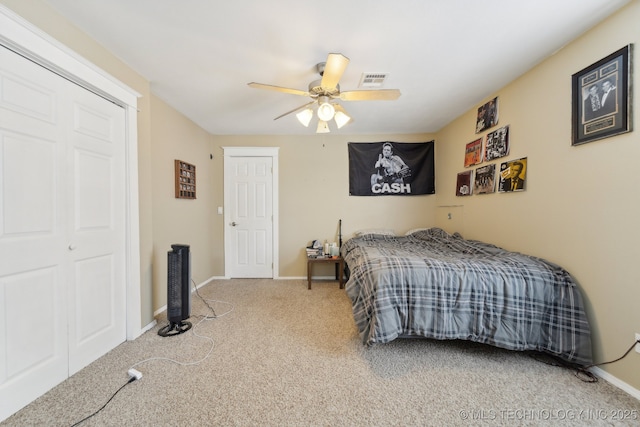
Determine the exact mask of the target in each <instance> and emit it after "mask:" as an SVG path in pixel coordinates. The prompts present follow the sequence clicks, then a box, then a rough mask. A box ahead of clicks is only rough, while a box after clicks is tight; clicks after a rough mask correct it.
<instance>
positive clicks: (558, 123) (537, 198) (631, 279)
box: [0, 0, 640, 389]
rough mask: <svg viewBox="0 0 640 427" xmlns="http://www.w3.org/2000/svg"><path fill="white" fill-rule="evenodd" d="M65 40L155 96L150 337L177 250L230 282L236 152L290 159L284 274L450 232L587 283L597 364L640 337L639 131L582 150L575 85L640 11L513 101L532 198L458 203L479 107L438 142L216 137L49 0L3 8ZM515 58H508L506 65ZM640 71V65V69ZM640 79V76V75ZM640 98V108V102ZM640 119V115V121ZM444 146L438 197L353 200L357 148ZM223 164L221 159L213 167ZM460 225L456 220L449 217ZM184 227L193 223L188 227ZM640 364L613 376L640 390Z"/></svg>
mask: <svg viewBox="0 0 640 427" xmlns="http://www.w3.org/2000/svg"><path fill="white" fill-rule="evenodd" d="M0 3H2V4H5V5H7V6H8V7H10V8H11V9H13V10H14V11H16V12H17V13H19V14H21V15H22V16H24V17H25V18H26V19H27V20H29V21H30V22H32V23H34V24H35V25H37V26H38V27H40V28H41V29H43V30H44V31H46V32H48V33H49V34H51V35H52V36H53V37H54V38H56V39H58V40H60V41H61V42H63V43H64V44H66V45H68V46H69V47H71V48H72V49H74V50H75V51H77V52H78V53H80V54H81V55H83V56H84V57H86V58H87V59H89V60H90V61H92V62H94V63H95V64H96V65H98V66H99V67H101V68H103V69H104V70H106V71H107V72H109V73H110V74H112V75H113V76H115V77H116V78H118V79H120V80H121V81H123V82H124V83H126V84H127V85H129V86H131V87H132V88H134V89H135V90H137V91H138V92H139V93H141V94H142V97H141V99H140V113H139V147H138V148H139V157H140V160H139V170H140V176H139V179H140V213H141V223H140V228H141V270H142V306H143V307H142V312H143V319H142V325H146V324H147V323H148V322H149V321H151V320H152V318H153V317H152V316H153V314H152V313H153V310H157V309H159V308H160V307H162V306H163V305H164V304H165V303H166V252H167V250H169V249H170V245H171V243H187V244H190V245H191V246H192V252H193V256H194V265H193V276H194V280H195V281H196V282H197V283H200V282H202V281H204V280H206V279H207V278H208V277H211V276H221V275H223V274H224V254H223V241H222V237H223V223H222V216H220V215H217V213H216V207H217V206H223V203H222V201H223V188H222V185H223V184H222V177H223V174H222V166H223V157H222V154H223V153H222V148H221V147H223V146H277V147H280V188H279V190H280V191H279V192H280V205H279V212H280V236H279V238H280V253H279V260H280V272H279V273H280V275H281V276H283V277H287V276H291V277H300V276H304V275H305V273H306V272H305V262H304V261H305V260H304V255H303V251H302V248H303V246H304V245H306V244H308V243H309V241H310V240H311V239H314V238H319V239H322V240H324V239H328V240H332V239H336V238H337V223H338V219H342V220H343V234H344V236H345V238H346V237H348V236H350V235H351V233H353V231H355V230H357V229H359V228H365V227H380V226H384V227H388V228H395V229H396V231H397V232H404V231H406V230H407V229H409V228H411V227H417V226H430V225H435V224H438V225H440V226H442V227H443V228H445V229H447V230H449V231H460V232H461V233H462V234H463V235H464V236H465V237H469V238H477V239H482V240H486V241H489V242H492V243H496V244H498V245H501V246H504V247H506V248H509V249H514V250H518V251H522V252H526V253H530V254H533V255H539V256H542V257H545V258H547V259H549V260H551V261H554V262H557V263H559V264H561V265H563V266H564V267H566V268H567V269H568V270H569V271H570V272H571V273H573V274H574V275H575V276H576V278H577V279H578V281H579V282H580V285H581V287H582V289H583V291H584V294H585V299H586V304H587V308H588V310H589V316H590V319H591V322H592V326H593V330H594V349H595V358H596V360H599V361H602V360H611V359H614V358H616V357H618V356H619V355H620V354H621V353H622V352H623V351H624V350H626V348H628V347H629V345H630V344H631V341H632V338H633V333H634V332H640V314H639V313H640V311H639V310H638V309H637V302H638V301H640V280H638V279H640V277H639V276H640V273H638V270H636V269H635V268H634V263H635V262H636V260H637V254H638V249H637V248H636V244H635V243H636V242H637V241H638V240H639V239H638V238H639V237H640V235H639V234H640V231H639V229H638V227H636V226H635V220H636V218H639V217H640V215H639V214H640V198H639V197H638V190H637V186H636V185H635V182H634V181H633V180H632V179H630V174H631V171H634V166H635V164H634V160H635V159H638V158H640V145H639V144H638V142H637V139H638V138H637V131H636V132H633V133H630V134H626V135H621V136H617V137H614V138H609V139H606V140H602V141H597V142H592V143H589V144H586V145H583V146H580V147H571V146H570V130H571V129H570V119H571V111H570V98H571V88H570V77H571V74H573V73H575V72H576V71H578V70H580V69H582V68H584V67H585V66H588V65H590V64H591V63H593V62H595V61H597V60H598V59H600V58H602V57H604V56H606V55H608V54H609V53H611V52H613V51H614V50H617V49H618V48H620V47H622V46H624V45H626V44H628V43H638V41H639V40H638V37H639V36H640V34H639V33H638V32H637V29H636V28H637V22H638V20H639V19H640V6H639V4H638V2H632V3H631V4H630V5H629V6H628V7H626V8H624V9H622V11H621V12H619V13H617V14H616V15H614V17H612V18H611V19H609V20H607V21H605V22H604V23H603V24H602V25H600V26H598V27H596V28H595V29H593V30H592V31H590V32H589V33H587V34H585V35H584V36H583V37H582V38H581V39H579V40H578V41H576V42H575V43H572V44H570V45H569V46H567V47H565V48H564V49H563V50H561V51H560V52H559V53H557V54H556V55H555V56H553V57H551V58H549V59H548V60H547V61H545V62H544V63H542V64H540V65H539V66H538V67H536V68H535V69H533V70H531V71H530V72H529V73H527V74H525V75H524V76H522V77H521V78H520V79H518V80H517V81H515V82H513V83H512V84H510V85H508V86H507V87H505V88H504V89H502V90H500V91H499V92H497V93H495V94H490V96H488V97H487V99H488V98H490V97H493V96H496V95H497V96H499V99H500V125H504V124H509V125H510V126H511V141H512V144H511V153H510V155H509V156H508V157H507V159H515V158H518V157H525V156H526V157H528V161H529V170H528V172H527V174H528V176H527V179H528V186H527V190H526V191H525V192H523V193H518V194H493V195H482V196H471V197H464V198H458V197H455V188H454V187H455V177H456V174H457V173H458V172H460V171H462V170H464V167H463V157H464V146H465V144H466V143H468V142H470V141H472V140H474V139H475V138H476V135H475V134H474V131H473V130H474V122H475V109H474V110H472V111H469V112H468V113H466V114H464V115H463V116H461V117H459V118H457V119H455V120H454V121H453V122H452V123H451V124H450V125H448V126H446V127H445V128H444V129H442V130H441V131H440V132H438V133H437V135H435V138H434V135H385V136H380V135H362V136H358V137H347V136H343V135H340V134H338V133H335V134H329V135H310V136H307V137H285V136H211V135H207V134H206V133H205V132H203V131H202V129H200V128H198V127H197V126H196V125H195V124H193V123H192V122H190V121H189V120H187V119H185V118H184V117H183V116H182V115H181V114H179V113H178V112H176V111H175V110H174V109H172V108H171V107H169V106H168V105H166V104H165V103H163V102H162V101H161V100H159V99H157V98H155V97H153V96H152V95H151V93H150V89H149V83H148V82H147V81H145V80H144V78H142V77H141V76H140V75H138V74H136V73H135V72H134V71H132V70H131V69H130V68H128V67H127V66H126V65H125V64H123V63H122V62H120V61H119V60H118V59H117V58H115V57H114V56H113V55H111V54H110V53H109V52H108V51H106V50H105V49H104V48H102V47H101V46H100V45H98V44H96V43H95V42H94V41H93V40H91V39H90V38H88V37H86V36H85V35H84V34H83V33H81V32H79V31H78V30H77V29H76V28H74V27H73V26H71V25H69V24H68V23H67V22H66V21H65V20H64V19H62V18H61V17H60V16H58V15H57V14H56V13H55V12H53V11H51V10H50V9H49V7H48V6H47V5H46V4H45V3H43V2H42V1H40V0H30V1H28V2H25V1H24V0H0ZM505 60H508V58H506V59H505ZM634 63H635V64H638V61H637V60H636V61H634ZM635 68H636V69H637V67H635ZM635 92H636V93H635V94H634V98H635V99H638V96H637V95H638V93H637V90H636V91H635ZM637 118H638V114H637V113H636V114H635V120H634V121H635V122H636V123H637V122H638V120H637ZM432 139H435V140H436V174H437V175H436V186H437V194H436V195H432V196H418V197H397V196H396V197H394V196H388V197H362V198H360V197H349V196H348V158H347V143H348V142H350V141H353V142H373V141H383V140H391V141H398V142H419V141H429V140H432ZM209 154H213V157H214V158H213V159H210V158H209ZM175 158H179V159H181V160H185V161H188V162H190V163H194V164H196V166H197V171H198V199H196V200H176V199H175V198H174V197H173V160H174V159H175ZM448 213H452V219H451V220H449V219H447V214H448ZM181 219H182V220H181ZM638 358H639V356H638V355H637V354H636V353H632V354H630V355H629V356H628V357H627V358H626V359H624V360H623V361H621V362H618V363H616V364H612V365H607V366H604V367H603V369H606V370H607V371H609V372H611V373H612V374H613V375H615V376H616V377H618V378H620V379H621V380H623V381H625V382H627V383H628V384H630V385H632V386H633V387H635V388H636V389H640V370H639V369H637V365H638V360H639V359H638Z"/></svg>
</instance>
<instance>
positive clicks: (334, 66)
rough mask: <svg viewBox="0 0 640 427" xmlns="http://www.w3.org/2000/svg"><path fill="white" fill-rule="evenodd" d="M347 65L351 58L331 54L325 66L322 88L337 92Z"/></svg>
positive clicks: (339, 54)
mask: <svg viewBox="0 0 640 427" xmlns="http://www.w3.org/2000/svg"><path fill="white" fill-rule="evenodd" d="M347 65H349V58H347V57H346V56H344V55H343V54H341V53H330V54H329V56H328V57H327V62H326V63H325V65H324V72H323V73H322V81H321V82H320V86H322V88H323V89H325V90H328V91H330V92H331V91H333V90H335V89H336V87H338V82H339V81H340V78H341V77H342V74H344V71H345V70H346V69H347Z"/></svg>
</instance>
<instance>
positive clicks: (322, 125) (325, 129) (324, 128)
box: [316, 120, 331, 133]
mask: <svg viewBox="0 0 640 427" xmlns="http://www.w3.org/2000/svg"><path fill="white" fill-rule="evenodd" d="M329 132H331V131H330V130H329V123H327V122H326V121H324V120H318V128H317V129H316V133H329Z"/></svg>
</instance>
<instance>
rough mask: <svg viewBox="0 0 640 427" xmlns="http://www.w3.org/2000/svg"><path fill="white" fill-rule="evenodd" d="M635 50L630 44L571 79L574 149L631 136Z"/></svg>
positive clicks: (572, 139)
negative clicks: (609, 139)
mask: <svg viewBox="0 0 640 427" xmlns="http://www.w3.org/2000/svg"><path fill="white" fill-rule="evenodd" d="M632 50H633V45H631V44H629V45H627V46H625V47H623V48H622V49H619V50H618V51H616V52H614V53H612V54H611V55H609V56H607V57H605V58H602V59H601V60H599V61H598V62H595V63H593V64H591V65H590V66H588V67H587V68H584V69H583V70H580V71H578V72H577V73H575V74H573V75H572V76H571V88H572V97H571V100H572V132H571V145H581V144H584V143H586V142H591V141H596V140H598V139H603V138H608V137H610V136H614V135H619V134H622V133H626V132H631V130H632V123H631V104H632V103H631V64H632V61H631V55H632ZM607 88H610V91H609V92H608V93H607V96H606V97H605V96H604V93H605V90H606V89H607ZM603 99H604V101H603Z"/></svg>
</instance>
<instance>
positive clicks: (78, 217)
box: [0, 47, 126, 420]
mask: <svg viewBox="0 0 640 427" xmlns="http://www.w3.org/2000/svg"><path fill="white" fill-rule="evenodd" d="M125 128H126V123H125V111H124V109H123V108H122V107H120V106H118V105H115V104H113V103H112V102H110V101H108V100H106V99H104V98H102V97H100V96H98V95H96V94H94V93H92V92H89V91H88V90H86V89H83V88H81V87H80V86H78V85H76V84H74V83H72V82H70V81H68V80H66V79H64V78H63V77H60V76H59V75H57V74H55V73H53V72H51V71H49V70H47V69H45V68H43V67H42V66H40V65H37V64H35V63H33V62H31V61H30V60H27V59H25V58H23V57H22V56H20V55H18V54H16V53H14V52H12V51H10V50H8V49H6V48H4V47H0V420H2V419H4V418H6V417H7V416H9V415H10V414H12V413H13V412H15V411H17V410H18V409H20V408H21V407H23V406H25V405H26V404H28V403H29V402H31V401H32V400H34V399H35V398H36V397H38V396H40V395H41V394H43V393H45V392H46V391H47V390H49V389H50V388H52V387H53V386H55V385H56V384H58V383H59V382H61V381H63V380H64V379H66V378H67V377H69V376H70V375H72V374H74V373H75V372H77V371H78V370H80V369H82V368H83V367H85V366H86V365H88V364H89V363H91V362H92V361H94V360H95V359H97V358H98V357H100V356H102V355H104V354H105V353H106V352H108V351H109V350H111V349H112V348H114V347H115V346H117V345H118V344H120V343H121V342H123V341H124V340H125V338H126V318H125V316H126V315H125V313H126V283H125V277H124V274H125V169H124V166H125V164H124V163H125V157H124V153H125Z"/></svg>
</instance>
